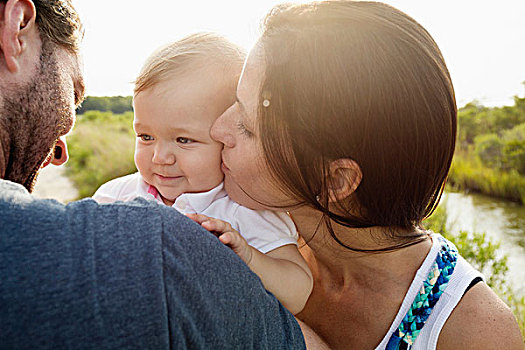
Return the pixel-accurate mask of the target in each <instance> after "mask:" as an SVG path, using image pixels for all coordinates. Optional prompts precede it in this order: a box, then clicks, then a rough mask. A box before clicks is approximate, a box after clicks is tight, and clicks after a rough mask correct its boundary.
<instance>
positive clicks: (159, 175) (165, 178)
mask: <svg viewBox="0 0 525 350" xmlns="http://www.w3.org/2000/svg"><path fill="white" fill-rule="evenodd" d="M154 175H155V176H156V177H158V178H159V179H160V180H174V179H179V178H182V176H165V175H161V174H157V173H155V174H154Z"/></svg>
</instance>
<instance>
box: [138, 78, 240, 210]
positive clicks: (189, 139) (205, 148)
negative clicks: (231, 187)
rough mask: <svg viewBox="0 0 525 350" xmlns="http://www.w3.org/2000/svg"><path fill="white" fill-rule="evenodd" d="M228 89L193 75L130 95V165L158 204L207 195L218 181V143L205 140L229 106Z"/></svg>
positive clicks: (219, 150) (230, 100)
mask: <svg viewBox="0 0 525 350" xmlns="http://www.w3.org/2000/svg"><path fill="white" fill-rule="evenodd" d="M214 80H217V81H214ZM221 87H222V89H221ZM225 90H227V92H228V93H226V92H225ZM229 90H230V89H226V88H224V86H223V84H221V82H220V81H218V79H216V78H215V79H214V78H213V75H211V76H205V77H204V76H203V75H202V74H200V75H199V74H196V73H194V74H187V76H184V77H180V78H179V77H177V78H172V79H170V80H168V81H165V82H162V83H160V84H157V85H155V86H154V87H152V88H149V89H147V90H145V91H142V92H140V93H138V94H137V95H136V96H135V99H134V108H135V119H134V122H133V127H134V129H135V133H136V135H137V140H136V144H135V164H136V166H137V169H138V170H139V172H140V174H141V175H142V177H143V178H144V180H145V181H146V182H147V183H149V184H150V185H153V186H154V187H155V188H156V189H157V190H158V191H159V193H160V195H161V196H162V199H163V200H164V203H166V204H168V205H171V204H173V202H174V201H175V199H176V198H177V197H178V196H179V195H181V194H182V193H187V192H204V191H208V190H210V189H212V188H214V187H216V186H217V185H218V184H219V183H220V182H221V181H222V179H223V173H222V172H221V168H220V166H221V151H222V143H219V142H216V141H214V140H213V139H212V138H211V137H210V127H211V125H212V124H213V122H214V121H215V119H217V117H219V116H220V115H221V114H222V112H224V110H226V109H227V108H228V107H229V105H230V104H232V103H233V99H234V97H233V90H231V91H229Z"/></svg>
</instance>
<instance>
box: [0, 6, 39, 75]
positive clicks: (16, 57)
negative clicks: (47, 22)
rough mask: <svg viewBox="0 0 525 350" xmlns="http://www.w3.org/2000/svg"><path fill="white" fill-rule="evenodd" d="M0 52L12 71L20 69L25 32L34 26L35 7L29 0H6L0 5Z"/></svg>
mask: <svg viewBox="0 0 525 350" xmlns="http://www.w3.org/2000/svg"><path fill="white" fill-rule="evenodd" d="M1 11H2V12H1V14H0V16H1V17H0V21H1V23H0V49H1V52H0V54H1V55H2V58H3V59H4V60H5V63H6V65H7V68H8V69H9V71H10V72H12V73H17V72H18V71H19V70H20V55H21V54H22V52H23V51H24V50H25V49H26V46H27V44H28V43H27V40H28V39H29V38H28V36H27V33H28V32H29V31H30V30H31V29H36V28H35V26H36V25H35V20H36V9H35V5H34V4H33V2H32V1H30V0H8V1H7V2H6V3H5V4H3V6H2V7H1Z"/></svg>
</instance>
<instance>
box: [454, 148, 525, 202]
mask: <svg viewBox="0 0 525 350" xmlns="http://www.w3.org/2000/svg"><path fill="white" fill-rule="evenodd" d="M448 182H449V183H450V184H451V185H452V186H453V187H454V188H456V189H458V190H472V191H475V192H480V193H483V194H486V195H489V196H492V197H498V198H503V199H507V200H510V201H514V202H518V203H521V204H525V176H522V175H520V174H519V173H518V172H517V171H516V170H510V171H508V172H507V171H501V170H498V169H493V168H488V167H486V166H483V164H481V162H480V161H479V160H475V159H474V160H473V159H470V158H467V157H465V156H463V155H461V154H460V153H456V154H455V155H454V159H453V160H452V167H451V169H450V174H449V178H448Z"/></svg>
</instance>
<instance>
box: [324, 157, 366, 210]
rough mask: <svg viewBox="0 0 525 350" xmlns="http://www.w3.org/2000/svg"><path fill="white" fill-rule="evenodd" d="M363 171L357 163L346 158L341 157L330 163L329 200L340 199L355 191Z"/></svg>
mask: <svg viewBox="0 0 525 350" xmlns="http://www.w3.org/2000/svg"><path fill="white" fill-rule="evenodd" d="M362 178H363V173H362V172H361V168H360V167H359V165H358V164H357V163H356V162H355V161H353V160H352V159H348V158H341V159H337V160H334V161H333V162H331V163H330V182H329V187H328V196H329V201H330V202H337V201H341V200H343V199H345V198H348V197H349V196H350V195H351V194H352V193H354V192H355V190H356V189H357V187H358V186H359V184H360V183H361V180H362Z"/></svg>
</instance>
